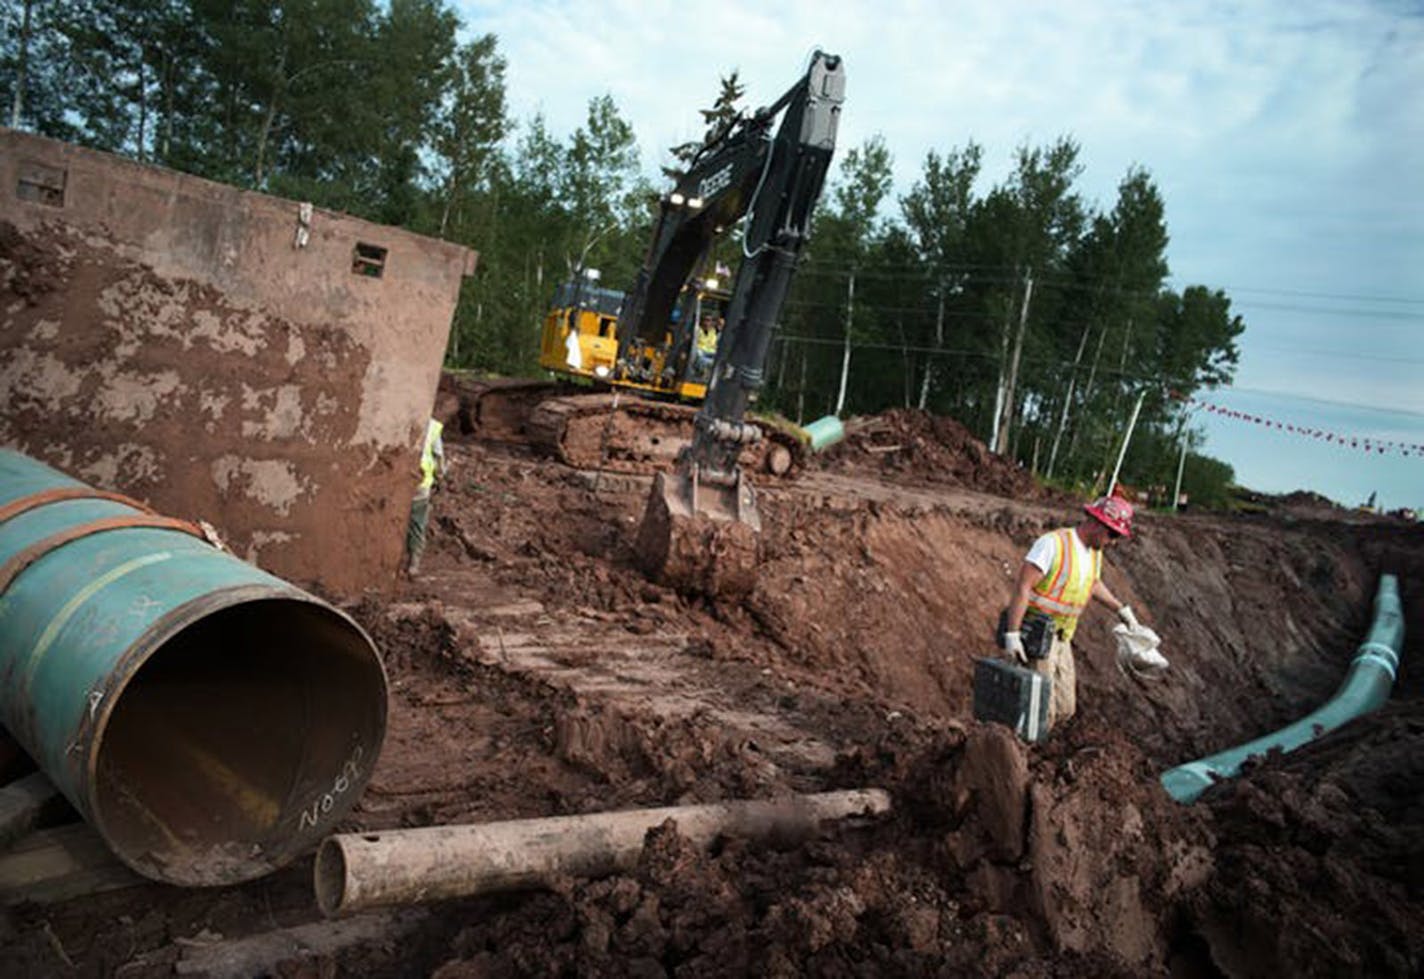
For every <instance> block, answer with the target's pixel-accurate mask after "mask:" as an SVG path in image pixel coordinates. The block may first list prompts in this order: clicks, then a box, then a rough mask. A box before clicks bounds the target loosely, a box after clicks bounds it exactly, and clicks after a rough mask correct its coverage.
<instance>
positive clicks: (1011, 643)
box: [1004, 632, 1028, 665]
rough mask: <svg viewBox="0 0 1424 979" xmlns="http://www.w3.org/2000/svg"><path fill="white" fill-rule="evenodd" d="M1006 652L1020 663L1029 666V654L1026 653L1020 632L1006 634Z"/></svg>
mask: <svg viewBox="0 0 1424 979" xmlns="http://www.w3.org/2000/svg"><path fill="white" fill-rule="evenodd" d="M1004 652H1006V653H1008V654H1009V655H1010V656H1012V657H1013V658H1014V659H1016V660H1018V661H1019V662H1020V663H1023V664H1025V665H1027V664H1028V654H1027V653H1025V652H1024V648H1023V635H1022V634H1020V633H1018V632H1006V633H1004Z"/></svg>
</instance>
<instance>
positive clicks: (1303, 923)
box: [0, 413, 1424, 979]
mask: <svg viewBox="0 0 1424 979" xmlns="http://www.w3.org/2000/svg"><path fill="white" fill-rule="evenodd" d="M449 452H450V456H451V461H452V471H451V474H450V477H449V479H448V480H447V482H446V485H445V488H444V489H443V490H442V491H441V492H440V493H438V494H437V496H436V498H435V517H434V521H433V526H432V534H431V550H430V552H429V554H428V555H427V560H426V568H427V571H428V573H427V574H426V575H425V576H424V577H422V578H421V579H419V580H418V581H415V582H408V583H404V584H403V585H402V586H401V588H400V590H399V591H398V592H397V593H396V594H395V595H394V596H377V595H374V594H373V595H371V596H368V597H366V598H364V599H361V600H359V601H355V602H348V603H347V606H346V607H347V608H348V609H349V611H351V612H352V614H353V615H355V616H356V617H357V618H358V619H359V620H360V621H361V622H362V623H363V624H364V625H365V626H366V627H367V628H368V629H369V631H370V632H371V634H372V635H373V636H374V637H375V639H376V641H377V643H378V644H379V646H380V647H381V649H382V650H383V652H384V654H385V657H386V664H387V668H388V670H389V674H390V678H391V682H392V695H391V720H390V732H389V737H388V740H387V743H386V747H385V750H384V753H383V755H382V757H381V760H380V764H379V766H378V768H377V771H376V774H375V776H374V779H373V781H372V783H371V785H370V787H369V789H368V791H367V792H366V795H365V796H364V798H363V799H362V801H361V803H360V804H359V806H358V808H357V810H356V811H355V814H354V815H353V817H352V818H351V819H350V820H349V821H348V825H347V826H346V827H344V828H347V829H357V828H359V829H388V828H392V827H411V826H424V825H431V824H441V823H456V822H473V821H485V820H497V819H508V818H514V817H523V816H543V815H556V814H570V813H582V812H592V811H599V810H608V809H616V808H623V807H634V806H652V805H668V804H677V803H686V802H699V801H714V800H721V799H729V798H742V797H769V796H776V795H780V794H785V793H789V792H794V791H814V790H824V789H833V788H848V787H857V786H867V785H874V786H880V787H883V788H885V789H887V790H889V792H890V793H891V795H892V797H893V799H894V811H893V813H892V815H890V816H889V817H888V818H885V819H883V820H880V821H878V822H874V823H870V824H856V825H848V826H842V827H838V828H836V829H834V830H833V831H831V832H830V833H829V834H828V835H827V836H825V837H824V838H822V839H820V840H818V841H816V842H814V843H812V844H810V845H806V846H802V847H798V848H792V849H776V848H772V847H769V846H765V845H759V844H752V843H749V842H746V841H742V840H726V841H723V842H722V843H721V844H719V845H718V846H717V847H716V848H715V849H714V850H713V851H712V852H710V853H704V852H700V851H698V850H696V849H695V848H693V847H691V846H690V845H689V844H688V843H687V842H686V841H685V840H684V839H683V838H681V837H680V836H679V835H678V833H677V829H676V826H675V825H671V824H669V825H666V826H664V827H663V828H662V829H660V830H658V831H657V832H654V833H652V834H650V835H649V838H648V840H647V843H646V845H645V849H644V853H643V856H642V859H641V861H640V863H639V865H638V867H637V869H636V870H635V871H633V872H631V873H628V874H626V875H620V876H615V877H612V878H608V879H603V880H591V881H590V880H568V881H566V882H564V883H563V884H562V885H561V886H560V887H558V888H556V889H554V890H552V891H547V892H539V893H531V894H522V895H510V896H502V897H497V898H482V899H476V900H468V901H463V902H454V903H448V904H444V905H437V906H433V907H429V908H426V909H423V910H421V911H418V912H416V913H414V914H412V915H408V916H394V917H388V918H387V919H384V923H383V924H382V926H381V928H380V930H379V931H378V933H376V934H375V935H374V936H370V937H368V938H367V939H366V940H363V941H352V942H349V943H348V944H347V945H345V946H344V947H341V948H334V949H327V950H325V951H321V950H316V951H313V950H312V949H311V948H309V949H308V950H307V951H305V952H302V951H297V950H295V949H293V950H291V951H290V952H289V953H283V954H282V955H281V956H278V957H277V958H276V959H273V960H272V961H273V963H275V964H272V965H271V966H270V968H269V971H270V972H271V973H272V974H276V975H282V976H334V975H353V976H429V975H434V976H438V977H440V979H456V977H502V976H527V975H569V976H573V975H584V976H669V975H677V976H740V975H756V976H768V975H770V976H794V975H818V976H820V975H826V976H896V975H906V976H920V975H935V976H959V975H965V976H970V975H973V976H978V975H1001V976H1019V977H1036V976H1093V977H1099V976H1149V975H1172V976H1182V977H1195V976H1222V975H1225V976H1233V977H1236V976H1277V975H1282V974H1294V975H1301V976H1336V975H1340V976H1345V975H1350V976H1356V975H1371V976H1414V975H1419V974H1421V972H1424V764H1421V758H1424V701H1421V694H1424V669H1421V667H1420V666H1419V665H1418V663H1417V661H1418V659H1419V654H1420V652H1421V645H1420V644H1421V637H1424V528H1421V527H1419V526H1412V525H1406V524H1403V523H1395V522H1390V521H1387V520H1382V519H1375V520H1370V519H1361V518H1359V517H1358V516H1353V517H1351V520H1350V522H1346V521H1345V520H1340V519H1333V518H1332V515H1330V514H1329V513H1328V512H1327V513H1325V514H1324V515H1323V516H1321V515H1320V514H1319V513H1318V512H1317V511H1316V510H1312V511H1311V512H1309V513H1306V514H1304V515H1302V514H1300V513H1293V512H1291V511H1290V510H1289V508H1284V509H1281V510H1278V511H1277V512H1274V513H1268V514H1265V515H1257V516H1252V517H1249V518H1224V517H1213V516H1209V515H1198V514H1184V515H1178V516H1175V517H1172V516H1155V515H1150V514H1149V515H1145V516H1144V517H1142V518H1141V520H1140V531H1139V534H1138V536H1137V538H1136V539H1135V540H1133V541H1132V542H1131V543H1130V544H1128V545H1126V546H1124V547H1121V548H1119V549H1118V550H1117V552H1116V553H1114V554H1113V555H1111V557H1110V559H1109V568H1108V570H1107V580H1108V583H1109V585H1110V586H1111V587H1112V588H1113V590H1114V591H1115V592H1116V593H1117V594H1118V595H1119V596H1123V597H1125V598H1127V599H1128V600H1130V601H1131V602H1132V603H1133V604H1134V606H1135V607H1136V608H1137V609H1138V610H1139V613H1140V614H1141V616H1142V617H1143V618H1144V620H1145V621H1147V622H1148V623H1149V624H1151V625H1152V626H1153V627H1154V628H1156V629H1157V630H1158V631H1159V632H1160V633H1161V634H1162V635H1163V637H1164V647H1165V652H1166V653H1167V655H1168V656H1169V658H1170V659H1171V661H1172V664H1173V668H1172V670H1171V672H1170V673H1169V675H1168V676H1167V678H1166V679H1163V680H1160V681H1157V682H1149V681H1142V680H1137V679H1132V678H1129V677H1127V676H1124V675H1122V674H1121V673H1119V672H1118V671H1117V670H1116V668H1115V667H1114V665H1113V661H1112V656H1111V649H1110V636H1109V626H1110V624H1111V623H1110V621H1109V619H1110V617H1109V616H1107V615H1105V614H1104V613H1103V612H1101V610H1097V611H1094V612H1091V613H1090V615H1089V618H1088V619H1087V621H1086V622H1085V625H1084V627H1083V629H1082V630H1080V632H1079V637H1080V641H1079V642H1078V643H1077V644H1076V645H1077V648H1078V664H1079V666H1078V670H1079V714H1078V716H1077V717H1076V718H1075V719H1074V720H1073V721H1072V722H1071V723H1069V724H1068V725H1067V726H1066V727H1064V728H1062V729H1060V730H1058V731H1056V732H1055V733H1054V735H1053V737H1052V738H1051V739H1050V740H1049V741H1048V742H1046V743H1045V744H1043V745H1041V746H1038V747H1035V748H1033V749H1028V748H1026V747H1025V746H1024V745H1022V744H1021V743H1019V742H1018V741H1016V740H1015V739H1014V738H1013V736H1012V735H1011V734H1010V733H1009V732H1007V730H1006V729H1004V728H1002V727H999V726H996V725H985V724H980V723H977V722H975V721H974V720H973V719H972V714H971V678H972V674H973V667H974V660H975V658H976V657H980V656H984V655H989V654H991V652H992V640H991V636H992V630H993V627H994V623H995V620H996V618H997V615H998V611H999V609H1000V608H1001V607H1002V606H1003V604H1004V603H1005V601H1006V598H1007V595H1008V588H1009V582H1010V578H1011V576H1012V574H1013V572H1014V569H1015V567H1016V566H1017V563H1018V561H1019V559H1020V558H1021V556H1022V553H1023V552H1024V550H1025V549H1026V548H1027V546H1028V544H1029V543H1030V542H1031V541H1032V539H1033V538H1034V536H1035V535H1036V534H1038V533H1040V532H1042V531H1043V530H1046V529H1049V528H1051V527H1054V526H1057V525H1060V524H1062V523H1064V522H1067V521H1071V520H1072V519H1074V504H1073V503H1072V502H1071V501H1067V500H1064V499H1062V498H1057V497H1054V496H1052V495H1051V494H1046V493H1043V492H1041V491H1039V490H1037V489H1036V488H1034V486H1033V484H1032V481H1031V479H1029V477H1028V476H1027V474H1025V473H1023V472H1021V471H1019V470H1016V469H1013V468H1011V467H1006V466H1004V465H1003V464H1002V463H1001V462H999V461H998V460H996V459H995V458H993V457H992V456H990V455H988V454H987V453H986V452H985V451H984V449H983V446H982V445H980V444H978V443H977V442H975V441H974V440H973V439H972V438H970V437H968V434H967V433H966V432H964V431H963V430H962V429H961V428H959V427H958V426H956V425H954V423H952V422H946V421H935V420H932V419H928V418H926V417H924V416H920V415H916V414H915V413H892V414H890V415H887V416H883V417H881V418H879V419H873V420H869V422H868V424H866V425H865V426H861V427H858V428H857V429H856V430H855V433H854V435H853V437H852V439H851V440H850V441H849V442H848V443H847V444H846V445H845V446H844V447H842V448H840V449H838V450H835V451H833V452H832V453H830V454H828V455H827V456H825V457H823V458H820V459H818V460H816V462H815V463H814V464H813V465H811V466H809V467H808V468H807V469H806V471H804V472H802V473H801V474H800V475H799V477H798V478H796V479H795V480H793V481H791V482H789V483H787V482H784V483H779V484H764V485H763V486H762V488H761V496H760V498H761V506H762V508H763V516H764V522H765V525H766V528H767V530H766V533H765V560H764V564H763V566H762V572H761V575H760V577H759V580H758V583H757V586H756V588H755V589H754V590H753V591H752V593H751V594H750V595H749V596H747V597H745V598H743V599H739V600H736V601H734V602H728V601H712V600H709V599H707V598H705V597H695V596H686V595H680V594H678V593H676V592H674V591H672V590H670V589H667V588H663V587H660V586H658V585H655V584H652V583H650V582H648V581H647V580H646V579H645V578H644V577H643V576H642V575H640V574H639V573H638V572H637V571H636V570H635V567H634V564H633V560H632V553H631V550H630V548H631V543H632V540H633V530H634V529H635V526H636V521H637V519H638V516H639V515H640V513H641V507H642V502H643V498H644V495H645V494H646V492H647V486H648V481H647V480H646V479H644V478H641V477H635V476H626V475H609V474H604V475H597V474H593V473H584V472H577V471H574V470H571V469H568V468H566V467H563V466H561V465H559V464H558V463H555V462H552V461H550V460H547V459H543V458H540V457H538V456H536V455H534V454H533V453H532V452H531V451H530V450H529V449H527V448H525V447H522V446H519V445H510V444H505V443H496V442H489V441H483V440H480V439H477V438H472V437H471V438H465V439H460V438H459V437H458V436H456V437H455V438H453V439H452V440H451V442H450V444H449ZM1382 569H1383V570H1389V571H1393V572H1395V573H1398V574H1400V575H1401V576H1402V586H1403V597H1404V603H1405V611H1406V619H1407V635H1406V649H1405V655H1404V667H1403V671H1402V674H1401V677H1400V682H1399V685H1398V687H1397V691H1396V697H1395V700H1394V702H1392V704H1391V705H1390V706H1389V707H1388V708H1387V709H1386V710H1384V711H1381V712H1380V713H1378V714H1376V715H1374V716H1372V717H1370V718H1368V719H1365V720H1363V721H1360V722H1356V723H1354V724H1352V725H1349V726H1347V727H1346V728H1344V729H1342V730H1340V731H1338V732H1335V733H1334V734H1332V735H1330V736H1328V737H1326V738H1323V739H1321V740H1320V741H1318V742H1317V743H1315V744H1314V745H1312V746H1310V747H1308V748H1307V749H1304V750H1302V751H1299V752H1297V753H1295V754H1293V755H1290V756H1287V757H1274V758H1268V759H1264V760H1262V761H1261V762H1260V763H1259V764H1255V765H1253V766H1252V767H1251V769H1250V770H1249V771H1248V772H1247V773H1246V775H1245V777H1243V778H1241V779H1239V780H1237V781H1234V782H1231V783H1227V784H1223V785H1221V786H1218V787H1216V788H1214V789H1213V790H1211V791H1210V792H1208V793H1207V794H1206V795H1205V796H1204V797H1203V800H1202V801H1201V803H1199V804H1197V805H1194V806H1190V807H1186V806H1181V805H1178V804H1176V803H1174V802H1173V801H1172V800H1171V799H1170V798H1168V797H1167V796H1166V794H1165V793H1164V792H1163V791H1162V790H1161V788H1160V787H1159V785H1158V782H1157V776H1158V775H1159V774H1160V773H1161V771H1162V770H1163V769H1164V768H1167V767H1170V766H1172V765H1174V764H1177V763H1179V762H1182V761H1185V760H1189V759H1192V758H1195V757H1198V756H1200V755H1202V754H1205V753H1209V752H1211V751H1214V750H1217V749H1220V748H1222V747H1226V746H1228V745H1231V744H1234V743H1237V742H1239V741H1241V740H1244V739H1246V738H1249V737H1253V736H1255V735H1258V734H1261V733H1264V732H1266V731H1269V730H1273V729H1275V728H1277V727H1279V726H1281V725H1282V724H1284V723H1286V722H1288V721H1289V720H1291V719H1293V718H1295V717H1297V716H1300V715H1301V714H1303V713H1305V712H1307V711H1308V710H1310V709H1312V708H1313V707H1314V706H1316V705H1317V704H1318V703H1320V702H1321V701H1323V700H1324V699H1325V698H1327V697H1328V696H1329V695H1330V694H1331V693H1332V692H1333V690H1334V689H1335V687H1336V686H1337V684H1338V683H1339V682H1340V680H1341V678H1342V677H1343V675H1344V672H1345V669H1346V667H1347V665H1348V663H1349V662H1350V660H1351V658H1352V657H1353V655H1354V652H1355V647H1356V645H1357V644H1358V643H1359V641H1360V639H1361V638H1362V636H1363V633H1364V631H1365V629H1366V628H1367V625H1368V622H1369V616H1370V603H1371V599H1372V597H1373V593H1374V588H1375V584H1376V580H1377V575H1378V574H1379V572H1380V571H1381V570H1382ZM310 874H311V862H310V860H307V861H302V862H299V863H298V864H297V865H295V866H293V867H291V868H289V869H288V870H286V871H283V872H282V873H279V874H277V875H275V876H273V877H271V878H268V879H266V880H264V881H260V882H257V883H254V884H250V885H246V886H243V887H237V888H228V889H223V890H218V891H203V892H194V891H181V890H178V889H174V888H165V887H160V886H157V885H154V886H147V887H143V888H139V889H129V890H121V891H115V892H111V893H106V894H100V895H96V896H92V897H88V898H83V899H75V900H72V901H69V902H67V903H64V904H59V905H45V906H37V905H31V906H26V907H20V908H17V909H11V911H10V912H9V914H8V916H7V918H6V920H5V928H6V930H7V933H6V935H5V937H4V942H3V948H0V973H3V974H6V975H36V976H57V975H119V976H125V977H139V976H159V975H170V974H173V973H174V972H175V971H176V972H178V973H179V974H190V975H191V974H202V969H203V962H210V961H212V960H211V958H204V956H205V955H211V953H212V952H213V951H214V950H215V949H217V950H221V949H223V948H224V947H225V946H230V945H231V944H232V943H234V942H237V941H239V940H241V939H243V938H244V937H247V936H253V935H258V934H261V933H266V932H271V931H274V930H276V929H290V928H300V927H302V926H304V925H307V924H310V923H313V922H317V921H319V920H320V916H319V914H318V913H317V912H316V910H315V907H314V902H313V899H312V894H311V889H310Z"/></svg>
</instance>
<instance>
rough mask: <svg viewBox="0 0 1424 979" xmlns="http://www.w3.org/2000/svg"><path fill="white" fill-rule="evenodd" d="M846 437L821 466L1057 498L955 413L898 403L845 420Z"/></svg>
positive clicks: (1024, 497)
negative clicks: (935, 412)
mask: <svg viewBox="0 0 1424 979" xmlns="http://www.w3.org/2000/svg"><path fill="white" fill-rule="evenodd" d="M845 427H846V438H845V441H843V442H842V443H840V444H839V445H836V446H833V447H832V448H830V449H829V450H827V451H826V452H825V453H824V454H823V455H822V456H820V457H819V468H822V469H829V470H832V471H838V472H855V473H861V474H876V475H879V476H882V477H886V478H891V479H894V480H896V481H911V482H923V483H929V484H940V485H946V486H958V487H963V488H964V489H971V490H977V491H979V492H981V493H994V494H996V495H999V496H1007V497H1012V498H1013V499H1018V500H1048V499H1056V498H1058V497H1057V494H1055V493H1053V492H1052V491H1049V490H1046V489H1043V488H1041V487H1040V486H1039V485H1038V483H1037V482H1036V481H1035V480H1034V478H1033V476H1032V474H1030V473H1029V472H1028V470H1026V469H1024V468H1023V467H1021V466H1019V465H1018V464H1017V463H1015V462H1014V461H1013V460H1011V459H1007V458H1005V457H1003V456H997V455H995V454H994V453H992V452H990V451H989V449H988V448H987V447H986V446H985V445H984V443H983V442H981V441H980V440H979V439H977V438H975V437H974V435H973V433H972V432H970V431H969V429H967V428H965V427H964V426H963V425H961V424H960V423H959V422H957V421H955V420H954V419H953V418H948V417H945V416H941V415H932V414H930V413H929V412H926V411H920V410H918V409H914V408H895V409H891V410H890V411H886V412H883V413H881V414H879V415H872V416H867V417H861V418H852V419H851V420H849V421H847V422H846V426H845Z"/></svg>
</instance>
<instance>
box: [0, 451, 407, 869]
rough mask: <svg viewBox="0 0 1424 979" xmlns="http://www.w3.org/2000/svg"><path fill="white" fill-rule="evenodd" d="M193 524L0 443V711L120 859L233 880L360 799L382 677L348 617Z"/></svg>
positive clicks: (379, 732) (269, 864)
mask: <svg viewBox="0 0 1424 979" xmlns="http://www.w3.org/2000/svg"><path fill="white" fill-rule="evenodd" d="M195 530H196V528H188V527H187V525H183V524H181V522H180V521H176V520H172V519H171V518H163V517H158V516H157V515H155V514H152V513H151V512H148V511H147V510H146V509H145V508H144V507H143V506H142V505H141V504H138V503H136V502H134V501H132V500H128V501H125V500H124V499H123V498H121V497H114V496H113V495H112V494H102V493H97V492H96V491H94V490H91V489H89V488H88V487H86V486H85V485H84V484H83V483H80V482H77V481H75V480H73V479H70V478H68V477H67V476H64V475H63V474H62V473H59V472H57V471H55V470H53V469H51V468H49V467H48V466H45V465H43V464H41V463H39V462H36V461H35V460H33V459H30V458H28V457H26V456H24V455H21V454H20V453H18V452H12V451H8V450H4V449H0V722H3V724H4V725H5V727H6V728H8V729H9V731H10V732H11V734H13V735H14V736H15V738H16V739H18V740H19V741H20V743H21V744H23V745H24V746H25V748H26V749H27V750H28V751H29V752H30V754H31V755H33V756H34V758H35V761H36V762H37V763H38V764H39V765H40V767H41V768H42V769H43V770H44V772H45V773H46V774H47V775H48V776H49V777H50V779H51V780H52V781H53V782H54V783H55V785H57V786H58V787H59V789H60V791H62V792H63V793H64V794H65V796H66V797H68V799H69V801H70V802H71V803H73V804H74V806H75V808H76V809H78V810H79V811H80V812H81V813H83V815H84V816H85V818H86V819H88V820H89V822H90V823H91V824H92V825H93V826H94V827H95V828H96V829H97V830H98V831H99V833H100V834H101V835H102V836H103V837H104V839H105V840H106V841H107V842H108V843H109V845H110V847H111V848H112V849H113V850H114V852H115V853H116V854H117V855H118V856H119V857H120V858H121V859H122V860H124V862H125V863H127V864H129V866H131V867H133V868H134V869H135V870H137V871H138V872H140V873H142V874H144V875H146V876H148V877H151V878H154V879H155V880H162V881H167V882H170V883H177V884H186V885H215V884H230V883H236V882H238V881H243V880H249V879H251V878H254V877H258V876H261V875H263V874H265V873H268V872H270V871H272V870H274V869H276V868H277V867H279V866H281V865H282V864H283V863H285V862H287V861H288V860H290V859H292V858H293V857H295V856H296V855H298V854H299V853H301V852H303V851H304V850H306V849H308V848H310V847H311V846H313V845H315V843H317V842H318V841H319V840H320V839H321V838H322V837H323V836H325V835H327V834H328V833H330V832H331V830H332V829H333V827H334V824H335V823H336V822H337V821H338V820H339V819H340V817H341V816H342V815H343V814H344V813H345V812H347V811H348V810H349V809H350V807H351V806H352V804H354V803H355V801H356V799H357V797H358V796H359V795H360V794H361V790H362V788H363V787H364V786H365V784H366V782H367V781H368V780H369V778H370V774H371V769H372V767H373V766H374V765H375V762H376V756H377V754H378V753H379V751H380V747H381V742H382V739H383V738H384V735H385V726H386V678H385V671H384V669H383V667H382V665H381V661H380V657H379V655H378V654H377V652H376V649H375V647H374V646H373V645H372V644H371V640H370V639H369V638H368V637H367V636H366V634H365V633H364V632H362V630H361V628H360V627H359V626H358V625H356V623H355V622H353V621H352V620H351V619H350V618H348V617H347V616H346V615H344V614H342V613H341V612H339V611H338V610H336V609H334V608H332V607H331V606H329V605H327V604H326V603H324V602H322V601H321V600H319V599H317V598H315V597H313V596H312V595H309V594H307V593H306V592H304V591H302V590H300V589H298V588H296V587H294V586H293V585H290V584H288V583H287V582H285V581H282V580H281V579H279V578H274V577H272V576H271V575H269V574H266V573H264V572H262V571H260V570H258V569H257V568H255V567H253V566H252V565H250V564H247V563H246V562H244V561H241V560H238V559H237V558H235V557H233V556H232V555H230V554H227V553H225V552H224V551H221V550H219V549H218V548H215V547H213V546H212V545H211V544H209V543H208V542H206V541H205V540H203V539H201V537H200V536H195V534H194V533H192V532H191V531H195Z"/></svg>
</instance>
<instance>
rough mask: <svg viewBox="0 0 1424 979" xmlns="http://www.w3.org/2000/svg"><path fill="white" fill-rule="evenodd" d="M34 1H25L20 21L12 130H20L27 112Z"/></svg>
mask: <svg viewBox="0 0 1424 979" xmlns="http://www.w3.org/2000/svg"><path fill="white" fill-rule="evenodd" d="M32 7H34V0H25V14H24V19H23V20H21V21H20V58H19V63H18V64H16V65H15V93H14V98H12V99H11V100H10V128H11V129H19V128H20V116H21V114H23V112H24V110H25V77H26V76H27V75H28V74H29V67H30V9H31V8H32Z"/></svg>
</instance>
